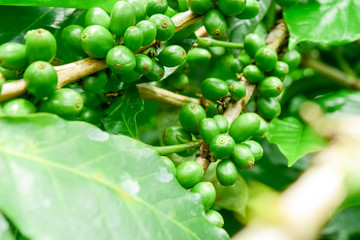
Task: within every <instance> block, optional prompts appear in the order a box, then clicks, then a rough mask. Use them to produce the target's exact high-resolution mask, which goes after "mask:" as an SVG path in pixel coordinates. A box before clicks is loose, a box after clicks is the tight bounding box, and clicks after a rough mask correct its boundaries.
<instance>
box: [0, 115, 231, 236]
mask: <svg viewBox="0 0 360 240" xmlns="http://www.w3.org/2000/svg"><path fill="white" fill-rule="evenodd" d="M0 128H1V129H2V130H1V132H0V156H1V157H0V189H1V191H0V209H1V211H2V212H3V213H4V215H5V216H7V217H8V218H9V219H10V220H11V221H12V223H14V225H15V226H16V228H17V229H19V230H20V231H21V232H22V233H23V234H24V235H25V236H26V237H27V238H29V239H52V240H64V239H77V240H82V239H83V240H92V239H94V240H99V239H106V240H111V239H114V240H118V239H131V240H133V239H150V240H153V239H179V240H184V239H198V240H201V239H216V240H217V239H228V236H227V234H226V232H225V231H224V230H223V229H221V228H217V227H215V226H213V225H212V224H210V223H209V222H208V221H207V220H206V218H205V217H204V208H203V206H202V205H201V204H200V203H199V202H200V198H199V195H197V194H193V193H190V192H188V191H186V190H185V189H183V188H182V187H181V186H180V185H179V184H178V182H177V181H176V179H175V178H174V176H173V175H172V174H171V173H170V172H168V170H167V168H166V166H165V164H164V163H163V162H162V161H161V159H160V158H159V155H158V154H157V153H156V152H155V151H154V150H152V149H150V148H148V147H146V146H145V145H144V144H142V143H140V142H138V141H136V140H133V139H131V138H129V137H126V136H117V135H109V134H108V133H106V132H103V131H101V130H100V129H98V128H96V127H94V126H93V125H90V124H87V123H84V122H76V121H75V122H74V121H73V122H67V121H65V120H62V119H61V118H59V117H57V116H55V115H50V114H34V115H29V116H24V117H21V116H20V117H1V118H0Z"/></svg>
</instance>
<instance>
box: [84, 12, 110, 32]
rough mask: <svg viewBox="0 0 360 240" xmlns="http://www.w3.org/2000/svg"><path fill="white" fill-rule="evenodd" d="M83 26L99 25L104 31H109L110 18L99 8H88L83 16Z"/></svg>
mask: <svg viewBox="0 0 360 240" xmlns="http://www.w3.org/2000/svg"><path fill="white" fill-rule="evenodd" d="M85 25H86V26H87V27H88V26H91V25H100V26H103V27H104V28H106V29H109V25H110V17H109V15H108V14H107V13H106V12H105V11H104V10H102V9H101V8H98V7H94V8H90V9H89V10H87V12H86V15H85Z"/></svg>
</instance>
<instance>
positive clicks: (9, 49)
mask: <svg viewBox="0 0 360 240" xmlns="http://www.w3.org/2000/svg"><path fill="white" fill-rule="evenodd" d="M27 64H28V61H27V58H26V46H25V45H24V44H21V43H15V42H8V43H4V44H3V45H1V46H0V66H1V67H4V68H7V69H10V70H22V69H24V68H25V67H26V65H27Z"/></svg>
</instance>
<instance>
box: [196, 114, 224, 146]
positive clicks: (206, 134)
mask: <svg viewBox="0 0 360 240" xmlns="http://www.w3.org/2000/svg"><path fill="white" fill-rule="evenodd" d="M199 132H200V136H201V138H202V139H203V140H204V142H206V143H208V144H209V143H210V142H211V140H213V139H214V138H215V137H216V136H217V135H219V134H220V128H219V126H218V125H217V123H216V121H215V120H214V119H212V118H204V119H203V120H202V121H201V123H200V128H199Z"/></svg>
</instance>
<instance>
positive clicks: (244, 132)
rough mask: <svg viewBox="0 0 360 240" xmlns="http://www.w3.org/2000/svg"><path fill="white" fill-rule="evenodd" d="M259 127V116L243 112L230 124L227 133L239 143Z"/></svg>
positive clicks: (252, 134) (249, 136)
mask: <svg viewBox="0 0 360 240" xmlns="http://www.w3.org/2000/svg"><path fill="white" fill-rule="evenodd" d="M259 127H260V118H259V116H258V115H257V114H255V113H243V114H241V115H240V116H238V117H237V118H236V119H235V120H234V121H233V122H232V124H231V125H230V129H229V135H230V136H232V137H233V138H234V140H235V142H237V143H241V142H243V141H245V140H247V139H249V138H251V137H252V136H254V134H255V132H256V131H257V130H258V129H259Z"/></svg>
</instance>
